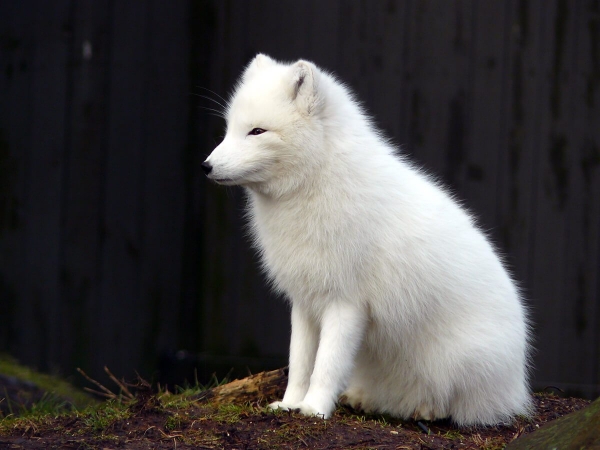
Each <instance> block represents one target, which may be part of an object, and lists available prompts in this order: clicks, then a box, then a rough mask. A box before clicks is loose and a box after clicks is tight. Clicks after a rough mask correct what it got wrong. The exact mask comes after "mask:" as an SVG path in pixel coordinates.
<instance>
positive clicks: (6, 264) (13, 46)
mask: <svg viewBox="0 0 600 450" xmlns="http://www.w3.org/2000/svg"><path fill="white" fill-rule="evenodd" d="M27 11H28V5H26V4H24V3H23V2H2V3H0V36H2V37H0V69H1V72H0V172H1V173H0V186H2V188H1V191H0V202H1V203H0V255H2V256H1V257H0V315H1V316H2V317H3V321H4V326H3V327H2V330H1V331H0V349H2V350H1V351H12V352H15V353H16V352H17V351H18V349H20V348H23V347H24V346H25V345H26V344H27V339H25V336H23V331H22V330H23V327H19V326H18V324H19V323H26V321H27V320H29V318H30V317H31V316H32V313H33V311H32V310H31V308H29V307H28V305H27V304H26V303H25V302H24V301H22V299H21V292H22V291H23V289H24V288H25V286H26V284H27V282H26V276H25V270H26V267H25V265H24V261H23V259H22V255H23V254H24V252H25V237H26V233H25V227H24V211H25V208H26V207H27V193H28V184H27V183H26V180H25V177H24V174H25V173H26V172H27V171H28V170H29V161H30V154H29V153H30V152H29V149H30V132H31V114H32V108H33V102H32V93H31V84H32V80H33V78H34V77H33V70H32V67H33V65H34V64H33V62H34V51H35V21H34V18H33V17H31V16H29V15H27V14H25V12H27ZM36 342H39V339H36ZM36 356H37V353H35V350H34V351H30V352H29V354H28V358H29V359H30V360H35V357H36ZM36 363H37V361H36Z"/></svg>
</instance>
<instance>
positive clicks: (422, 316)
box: [202, 54, 531, 425]
mask: <svg viewBox="0 0 600 450" xmlns="http://www.w3.org/2000/svg"><path fill="white" fill-rule="evenodd" d="M225 118H226V121H227V133H226V136H225V139H224V140H223V142H222V143H221V144H220V145H219V146H218V147H217V148H215V149H214V151H213V152H212V153H211V154H210V156H209V157H208V158H207V159H206V161H204V162H203V163H202V168H203V170H204V171H205V173H206V174H207V175H208V177H209V178H210V179H211V180H214V181H215V182H217V183H220V184H224V185H240V186H243V187H244V188H246V190H247V194H248V197H249V202H248V205H249V219H250V225H251V230H252V234H253V237H254V240H255V244H256V246H257V247H258V249H259V251H260V254H261V256H262V261H263V264H264V268H265V270H266V272H267V274H268V275H269V277H270V278H271V279H272V281H273V285H274V286H275V288H276V289H277V290H278V291H280V292H282V293H284V294H285V295H286V297H287V298H288V299H289V300H290V302H291V314H292V333H291V344H290V359H289V381H288V386H287V390H286V392H285V395H284V397H283V400H282V401H280V402H275V403H273V404H271V405H270V407H271V408H273V409H275V408H281V409H286V410H299V411H300V412H301V413H303V414H305V415H317V416H321V417H323V418H328V417H330V416H331V414H332V413H333V411H334V409H335V405H336V402H337V401H338V400H340V399H341V401H343V402H347V403H348V404H349V405H351V406H352V407H354V408H360V409H362V410H364V411H367V412H381V413H388V414H390V415H393V416H397V417H401V418H404V419H407V418H418V419H425V420H435V419H441V418H451V419H452V420H453V421H454V422H455V423H456V424H458V425H491V424H497V423H500V422H505V421H510V420H511V419H512V418H513V417H514V416H515V415H528V414H529V413H530V411H531V399H530V395H529V389H528V380H527V378H528V347H529V344H528V323H527V318H526V310H525V308H524V305H523V303H522V301H521V298H520V294H519V291H518V289H517V288H516V286H515V284H514V282H513V281H512V280H511V277H510V276H509V275H508V274H507V271H506V270H505V268H504V267H503V264H502V262H501V261H500V259H499V257H498V255H497V254H496V253H495V251H494V249H493V248H492V246H491V245H490V243H489V242H488V240H487V239H486V237H485V236H484V234H483V233H482V232H481V231H480V230H479V229H478V228H477V226H476V225H475V223H474V220H473V218H472V217H471V216H470V215H469V214H468V213H467V212H466V211H465V210H464V209H462V208H461V206H459V205H458V204H457V202H456V201H455V200H453V198H452V196H451V195H449V194H448V193H447V192H446V191H445V190H444V189H443V188H442V187H440V185H439V184H438V183H436V182H435V181H433V180H432V179H431V178H429V177H428V176H427V175H425V174H424V173H423V172H421V171H420V170H418V169H416V168H415V167H414V166H412V165H411V164H410V163H408V162H407V161H406V160H405V159H403V158H402V157H399V156H397V155H396V154H395V152H396V151H395V149H394V148H393V147H392V145H390V143H389V142H387V141H386V140H385V139H384V138H383V137H382V135H381V134H380V133H379V132H378V131H377V129H376V128H375V126H374V125H373V123H372V122H371V121H370V120H369V119H368V117H367V116H366V115H365V113H364V112H363V111H362V109H361V107H360V106H359V104H358V103H357V101H355V100H354V97H353V96H352V94H351V93H350V92H349V90H348V89H347V88H346V87H345V86H344V85H342V84H341V83H340V82H338V81H337V80H336V79H335V78H334V77H333V76H332V75H330V74H328V73H326V72H325V71H323V70H321V69H319V68H318V67H317V66H315V65H314V64H313V63H310V62H307V61H303V60H300V61H297V62H295V63H293V64H283V63H280V62H277V61H275V60H273V59H271V58H269V57H268V56H265V55H262V54H259V55H258V56H256V58H255V59H254V60H253V61H252V62H251V63H250V64H249V65H248V67H247V68H246V69H245V71H244V73H243V75H242V77H241V80H240V81H239V83H238V85H237V88H236V89H235V92H234V94H233V96H232V98H231V100H230V102H229V103H228V104H227V107H226V111H225Z"/></svg>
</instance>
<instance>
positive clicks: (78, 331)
mask: <svg viewBox="0 0 600 450" xmlns="http://www.w3.org/2000/svg"><path fill="white" fill-rule="evenodd" d="M73 8H74V9H73V13H72V17H71V18H70V21H69V27H70V29H71V32H72V33H73V34H72V39H71V42H70V44H71V48H70V52H71V55H70V60H69V64H68V66H67V67H68V69H69V78H68V86H69V88H68V91H67V93H66V101H67V122H66V124H65V126H66V130H65V133H66V136H67V139H66V143H65V152H66V154H65V175H64V177H65V178H64V186H63V197H62V200H63V202H64V205H65V206H64V208H65V209H64V212H63V217H62V218H61V221H62V223H61V233H62V234H61V239H62V242H61V247H62V248H61V251H62V254H61V265H60V269H61V292H60V293H61V300H62V301H63V302H64V311H65V312H66V314H65V316H64V318H63V324H64V325H63V326H64V327H65V329H68V330H70V331H71V335H70V337H69V339H67V340H66V341H65V342H64V345H65V347H66V348H67V352H68V353H70V354H71V361H72V363H73V364H74V365H75V364H76V365H80V366H81V367H87V368H89V369H90V371H89V372H88V373H90V374H91V375H92V376H98V375H100V374H102V366H103V364H105V363H107V362H110V361H103V360H101V359H99V358H97V354H96V353H95V352H96V351H97V349H98V345H99V341H98V340H97V337H99V336H104V335H105V334H104V331H103V330H105V329H109V330H112V328H111V326H112V323H111V322H106V321H104V320H100V319H101V318H104V317H105V315H104V313H103V311H104V310H105V308H107V307H108V305H106V304H104V303H103V302H102V301H101V298H100V295H99V288H100V280H101V278H102V271H101V269H102V267H101V264H100V263H101V248H102V243H103V239H104V237H105V236H104V230H103V220H104V219H103V213H104V207H105V196H104V194H105V182H106V179H105V174H106V157H107V154H106V144H107V133H106V130H107V111H108V99H109V98H110V83H109V81H110V80H109V77H108V74H109V70H108V64H109V61H110V45H111V42H110V39H111V22H112V12H113V11H112V8H111V2H110V1H81V2H74V3H73ZM115 332H116V331H115Z"/></svg>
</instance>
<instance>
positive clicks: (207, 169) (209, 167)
mask: <svg viewBox="0 0 600 450" xmlns="http://www.w3.org/2000/svg"><path fill="white" fill-rule="evenodd" d="M200 167H202V170H204V173H205V174H206V175H208V174H209V173H210V172H211V171H212V165H211V164H210V163H209V162H208V161H204V162H203V163H202V164H200Z"/></svg>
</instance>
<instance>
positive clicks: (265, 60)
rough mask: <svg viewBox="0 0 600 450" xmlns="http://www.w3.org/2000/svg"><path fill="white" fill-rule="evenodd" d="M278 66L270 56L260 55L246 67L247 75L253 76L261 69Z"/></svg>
mask: <svg viewBox="0 0 600 450" xmlns="http://www.w3.org/2000/svg"><path fill="white" fill-rule="evenodd" d="M276 64H277V62H276V61H275V60H274V59H272V58H270V57H269V56H267V55H265V54H263V53H259V54H258V55H256V56H255V57H254V59H253V60H252V61H250V64H248V67H246V72H245V75H246V76H247V75H248V74H251V73H252V72H255V71H257V70H259V69H264V68H266V67H271V66H274V65H276Z"/></svg>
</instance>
